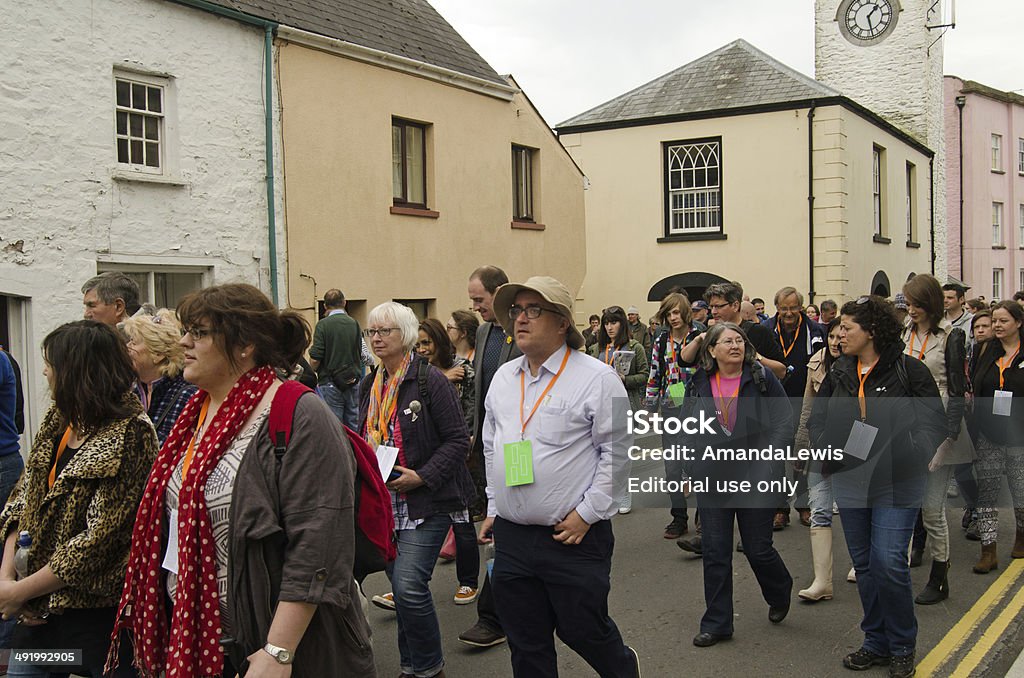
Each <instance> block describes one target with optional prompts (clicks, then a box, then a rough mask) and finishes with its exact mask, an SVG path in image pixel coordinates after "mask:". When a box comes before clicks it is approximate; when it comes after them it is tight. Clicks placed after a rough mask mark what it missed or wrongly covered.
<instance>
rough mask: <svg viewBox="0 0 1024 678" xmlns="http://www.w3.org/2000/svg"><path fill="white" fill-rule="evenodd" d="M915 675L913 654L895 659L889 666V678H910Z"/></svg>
mask: <svg viewBox="0 0 1024 678" xmlns="http://www.w3.org/2000/svg"><path fill="white" fill-rule="evenodd" d="M915 673H917V669H915V668H914V653H913V652H911V653H910V654H903V655H900V656H898V657H893V658H892V663H891V664H889V678H910V677H911V676H912V675H914V674H915Z"/></svg>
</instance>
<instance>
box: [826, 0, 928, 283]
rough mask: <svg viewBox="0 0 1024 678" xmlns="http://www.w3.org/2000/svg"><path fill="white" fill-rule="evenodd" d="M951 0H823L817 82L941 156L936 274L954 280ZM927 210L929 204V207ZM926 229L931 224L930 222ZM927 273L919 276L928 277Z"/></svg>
mask: <svg viewBox="0 0 1024 678" xmlns="http://www.w3.org/2000/svg"><path fill="white" fill-rule="evenodd" d="M943 4H945V3H944V0H815V3H814V11H815V17H814V19H815V20H814V74H815V79H817V80H818V81H819V82H822V83H824V84H826V85H828V86H830V87H833V88H835V89H837V90H839V91H840V92H842V93H843V94H844V95H845V96H847V97H849V98H850V99H853V100H854V101H856V102H857V103H859V104H861V105H863V106H865V107H866V108H869V109H871V110H872V111H874V112H875V113H878V114H879V115H881V116H882V117H883V118H885V119H886V120H888V121H889V122H891V123H892V124H894V125H895V126H897V127H899V128H900V129H902V130H903V131H905V132H907V133H909V134H910V135H912V136H914V137H915V138H917V139H918V140H919V141H921V142H922V143H924V144H925V145H926V146H928V147H929V148H930V149H931V150H933V151H934V152H935V159H934V168H933V172H934V173H933V183H932V185H933V187H934V191H935V199H934V204H933V207H934V213H935V243H934V250H933V251H934V252H935V256H936V259H935V275H936V277H938V278H939V280H940V282H944V281H945V277H946V215H945V204H946V201H945V198H944V187H945V185H946V183H945V165H944V157H945V140H944V139H945V137H944V125H943V104H942V86H943V84H942V46H943V40H942V37H941V36H942V33H943V30H944V29H942V28H939V29H934V28H933V29H929V26H932V27H934V26H940V25H941V24H943V23H945V22H944V21H943V15H942V6H943ZM922 204H924V203H922ZM922 226H924V224H922ZM923 272H926V271H918V273H923Z"/></svg>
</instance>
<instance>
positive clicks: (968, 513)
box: [960, 507, 974, 530]
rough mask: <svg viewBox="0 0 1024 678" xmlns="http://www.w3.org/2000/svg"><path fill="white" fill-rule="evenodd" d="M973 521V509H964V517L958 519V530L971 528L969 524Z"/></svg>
mask: <svg viewBox="0 0 1024 678" xmlns="http://www.w3.org/2000/svg"><path fill="white" fill-rule="evenodd" d="M973 521H974V509H972V508H970V507H968V508H965V509H964V515H963V517H962V518H960V529H963V530H966V529H967V528H968V527H970V526H971V522H973Z"/></svg>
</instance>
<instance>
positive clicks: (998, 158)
mask: <svg viewBox="0 0 1024 678" xmlns="http://www.w3.org/2000/svg"><path fill="white" fill-rule="evenodd" d="M992 171H993V172H1002V171H1003V135H1002V134H996V133H994V132H993V133H992Z"/></svg>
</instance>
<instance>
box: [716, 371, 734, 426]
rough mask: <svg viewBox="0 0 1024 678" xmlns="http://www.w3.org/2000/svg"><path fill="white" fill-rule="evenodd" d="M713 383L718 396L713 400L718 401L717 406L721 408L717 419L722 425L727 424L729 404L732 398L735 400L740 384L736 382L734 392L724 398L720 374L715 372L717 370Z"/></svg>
mask: <svg viewBox="0 0 1024 678" xmlns="http://www.w3.org/2000/svg"><path fill="white" fill-rule="evenodd" d="M715 385H716V386H717V387H718V397H717V398H716V399H715V402H717V403H718V406H719V407H720V408H721V410H722V413H721V415H720V417H719V421H721V422H722V425H723V426H728V425H729V405H730V404H732V402H733V401H734V400H736V398H737V397H738V396H739V394H740V385H739V384H738V383H737V384H736V392H735V393H733V394H732V396H731V397H729V398H726V397H725V394H723V393H722V374H721V373H720V372H717V371H716V372H715Z"/></svg>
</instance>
